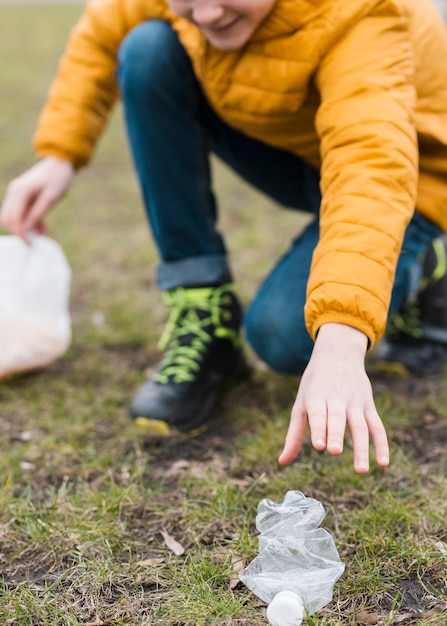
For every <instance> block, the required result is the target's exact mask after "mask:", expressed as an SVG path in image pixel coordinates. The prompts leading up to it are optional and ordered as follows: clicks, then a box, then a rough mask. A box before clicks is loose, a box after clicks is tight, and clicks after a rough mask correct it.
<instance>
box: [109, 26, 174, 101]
mask: <svg viewBox="0 0 447 626" xmlns="http://www.w3.org/2000/svg"><path fill="white" fill-rule="evenodd" d="M179 46H180V43H179V41H178V38H177V35H176V34H175V32H174V31H173V30H172V28H171V26H170V24H169V23H168V22H165V21H163V20H149V21H147V22H142V23H141V24H138V26H136V27H135V28H133V29H132V30H131V31H130V32H129V33H128V34H127V36H126V37H125V39H124V40H123V42H122V44H121V46H120V49H119V51H118V71H117V77H118V82H119V84H120V89H121V92H122V94H123V96H124V97H125V96H126V94H132V93H141V90H145V89H147V88H150V87H151V85H156V84H157V83H158V82H159V81H160V79H161V78H162V77H163V76H165V75H166V71H167V70H169V67H170V65H171V63H170V61H171V60H170V55H171V50H172V48H173V47H177V48H178V47H179Z"/></svg>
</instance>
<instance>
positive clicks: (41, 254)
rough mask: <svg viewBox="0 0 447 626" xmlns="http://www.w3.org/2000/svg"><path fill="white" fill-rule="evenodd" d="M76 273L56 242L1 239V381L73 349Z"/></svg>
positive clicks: (38, 238)
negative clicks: (72, 292)
mask: <svg viewBox="0 0 447 626" xmlns="http://www.w3.org/2000/svg"><path fill="white" fill-rule="evenodd" d="M70 283H71V270H70V266H69V264H68V262H67V259H66V257H65V255H64V253H63V251H62V249H61V248H60V246H59V244H57V243H56V242H55V241H54V240H53V239H50V238H49V237H46V236H45V235H33V236H32V238H31V244H30V245H27V244H25V243H24V242H23V241H22V240H21V239H20V238H19V237H15V236H13V235H5V236H0V379H2V378H9V377H10V376H13V375H15V374H20V373H24V372H29V371H32V370H35V369H39V368H42V367H45V366H46V365H49V364H50V363H52V362H53V361H55V360H56V359H58V358H59V357H61V356H62V355H63V354H64V353H65V351H66V350H67V348H68V347H69V345H70V341H71V319H70V313H69V297H70Z"/></svg>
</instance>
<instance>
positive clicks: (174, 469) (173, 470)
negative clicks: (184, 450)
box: [164, 459, 191, 478]
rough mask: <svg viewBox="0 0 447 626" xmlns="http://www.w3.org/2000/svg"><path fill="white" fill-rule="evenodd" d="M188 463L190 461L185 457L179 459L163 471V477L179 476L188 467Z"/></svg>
mask: <svg viewBox="0 0 447 626" xmlns="http://www.w3.org/2000/svg"><path fill="white" fill-rule="evenodd" d="M190 465H191V463H190V462H189V461H187V460H186V459H179V460H178V461H175V463H173V464H172V465H171V467H170V468H169V469H168V470H167V471H166V472H165V473H164V476H165V478H166V477H167V478H176V477H177V476H179V475H180V476H181V475H182V474H183V473H184V472H185V471H186V470H187V469H189V466H190Z"/></svg>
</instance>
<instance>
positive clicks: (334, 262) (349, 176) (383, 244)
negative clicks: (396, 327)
mask: <svg viewBox="0 0 447 626" xmlns="http://www.w3.org/2000/svg"><path fill="white" fill-rule="evenodd" d="M395 5H396V3H392V2H383V3H380V7H381V8H382V11H383V12H377V13H376V14H374V15H370V16H368V17H367V18H364V19H363V20H362V21H361V22H359V23H358V24H356V25H355V26H354V27H353V28H352V29H351V30H350V31H349V32H348V33H346V34H345V36H344V37H343V38H342V40H340V41H339V42H338V43H337V44H336V45H335V46H334V47H333V48H332V49H331V50H330V51H329V53H328V54H327V55H326V57H325V58H324V59H323V60H322V62H321V64H320V67H319V70H318V73H317V75H316V83H317V86H318V89H319V91H320V94H321V107H320V109H319V112H318V115H317V132H318V134H319V137H320V141H321V160H322V170H321V176H322V182H321V184H322V194H323V201H322V207H321V232H320V241H319V244H318V246H317V248H316V250H315V253H314V257H313V263H312V269H311V275H310V278H309V283H308V295H307V302H306V307H305V315H306V323H307V327H308V330H309V332H310V333H311V335H312V336H313V337H314V338H315V336H316V334H317V332H318V329H319V328H320V326H321V325H322V324H324V323H327V322H339V323H343V324H348V325H350V326H354V327H355V328H358V329H359V330H361V331H363V332H364V333H365V334H366V335H367V336H368V338H369V344H370V347H372V346H373V345H374V344H375V343H376V342H377V340H378V339H379V338H380V337H381V335H382V334H383V332H384V328H385V324H386V317H387V311H388V307H389V302H390V296H391V290H392V285H393V280H394V274H395V268H396V264H397V260H398V257H399V253H400V249H401V245H402V240H403V236H404V231H405V228H406V225H407V224H408V222H409V220H410V219H411V216H412V214H413V211H414V207H415V201H416V191H417V179H418V149H417V138H416V131H415V125H414V120H413V111H414V105H415V89H414V86H413V71H414V68H413V54H412V48H411V44H410V37H409V32H408V24H407V18H406V17H405V16H403V15H399V14H398V12H397V11H396V10H395V9H394V10H391V11H390V6H391V7H395ZM378 11H380V8H379V9H378Z"/></svg>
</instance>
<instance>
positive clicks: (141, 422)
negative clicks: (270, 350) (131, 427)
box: [133, 360, 252, 438]
mask: <svg viewBox="0 0 447 626" xmlns="http://www.w3.org/2000/svg"><path fill="white" fill-rule="evenodd" d="M251 371H252V370H251V368H250V366H249V365H248V363H247V362H246V361H245V360H244V361H242V362H240V363H239V364H238V365H237V366H236V369H235V370H234V372H233V373H232V376H231V379H230V380H225V381H224V382H223V383H222V384H221V385H220V386H219V387H218V388H217V389H216V391H215V393H213V394H212V395H211V396H209V398H208V399H207V401H206V403H205V404H204V405H202V407H201V409H200V411H199V412H198V413H196V415H195V416H194V417H193V418H192V419H191V420H189V421H188V422H182V423H179V424H170V423H169V422H167V421H164V420H159V419H154V418H150V417H146V416H142V415H141V416H136V417H133V423H134V424H135V426H136V427H137V429H138V430H139V431H140V432H143V433H145V434H146V435H148V434H149V435H152V436H154V437H162V438H164V437H170V436H173V435H179V434H181V435H186V436H189V437H195V436H197V435H199V434H202V433H203V432H205V431H206V430H207V429H208V427H209V420H210V419H211V415H212V412H213V408H214V407H215V405H216V403H217V401H218V398H219V396H220V395H221V394H222V393H223V392H225V391H226V390H227V389H229V388H231V387H233V386H236V385H237V384H238V383H242V382H243V381H245V380H247V379H248V378H249V377H250V375H251Z"/></svg>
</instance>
